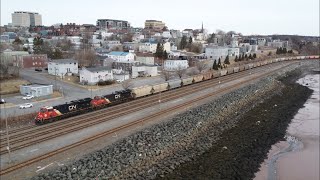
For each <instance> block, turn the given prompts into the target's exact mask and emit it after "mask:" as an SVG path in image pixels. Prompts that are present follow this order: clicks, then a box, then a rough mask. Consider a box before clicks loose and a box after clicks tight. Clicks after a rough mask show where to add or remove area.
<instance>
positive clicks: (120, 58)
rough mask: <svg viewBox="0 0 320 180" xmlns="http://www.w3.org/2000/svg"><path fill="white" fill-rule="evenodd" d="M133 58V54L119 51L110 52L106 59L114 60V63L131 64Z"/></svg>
mask: <svg viewBox="0 0 320 180" xmlns="http://www.w3.org/2000/svg"><path fill="white" fill-rule="evenodd" d="M134 56H135V54H134V53H131V52H121V51H112V52H110V53H109V54H108V57H109V58H112V59H114V60H115V61H116V62H125V61H126V62H133V61H134Z"/></svg>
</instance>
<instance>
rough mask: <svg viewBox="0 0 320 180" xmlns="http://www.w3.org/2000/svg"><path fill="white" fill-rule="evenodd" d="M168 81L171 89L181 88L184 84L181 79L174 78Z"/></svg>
mask: <svg viewBox="0 0 320 180" xmlns="http://www.w3.org/2000/svg"><path fill="white" fill-rule="evenodd" d="M167 82H168V84H169V89H175V88H179V87H181V85H182V82H181V79H173V80H170V81H167Z"/></svg>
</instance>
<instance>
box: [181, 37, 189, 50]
mask: <svg viewBox="0 0 320 180" xmlns="http://www.w3.org/2000/svg"><path fill="white" fill-rule="evenodd" d="M187 44H188V43H187V36H182V38H181V42H180V48H181V49H184V48H186V46H187Z"/></svg>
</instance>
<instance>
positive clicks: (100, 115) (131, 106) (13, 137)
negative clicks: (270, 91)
mask: <svg viewBox="0 0 320 180" xmlns="http://www.w3.org/2000/svg"><path fill="white" fill-rule="evenodd" d="M258 70H259V69H252V71H253V72H257V71H258ZM260 70H263V69H260ZM245 76H247V72H246V71H242V72H239V73H236V74H232V75H229V76H223V77H220V78H216V79H211V80H207V81H204V82H202V83H197V84H191V85H189V86H185V87H182V88H178V89H174V90H171V91H166V92H162V94H161V101H162V102H168V101H171V100H173V99H177V98H179V97H181V96H186V95H189V94H192V93H194V92H197V91H200V90H203V89H207V88H210V87H212V86H214V85H216V84H217V83H218V81H223V82H229V81H232V80H234V77H238V78H241V77H245ZM185 88H188V89H190V90H188V91H185ZM158 99H159V97H158V96H157V95H155V96H148V97H147V98H140V99H137V100H134V101H130V102H127V103H123V104H121V106H120V107H119V108H120V109H119V108H118V106H119V105H116V106H112V107H109V108H106V109H102V110H99V111H94V112H90V113H87V114H84V115H80V116H75V117H71V118H68V119H65V120H61V121H57V122H56V123H51V124H48V125H47V126H35V127H34V128H32V129H27V130H25V131H20V132H16V133H13V134H12V133H11V134H10V136H9V138H10V144H11V147H10V149H11V151H15V150H19V149H22V148H24V147H28V146H31V145H34V144H37V143H40V142H44V141H47V140H50V139H53V138H56V137H59V136H62V135H65V134H69V133H72V132H75V131H78V130H81V129H84V128H87V127H90V126H94V125H97V124H99V123H103V122H106V121H109V120H112V119H114V118H118V117H121V116H123V115H126V114H129V113H133V112H136V111H139V110H142V109H145V108H147V107H150V106H153V105H156V104H158ZM3 138H5V137H3ZM1 141H2V142H1V151H0V154H1V155H2V154H6V153H7V150H6V145H7V144H6V141H5V139H1Z"/></svg>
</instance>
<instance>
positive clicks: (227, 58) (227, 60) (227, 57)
mask: <svg viewBox="0 0 320 180" xmlns="http://www.w3.org/2000/svg"><path fill="white" fill-rule="evenodd" d="M224 64H230V61H229V55H227V56H226V59H225V60H224Z"/></svg>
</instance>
